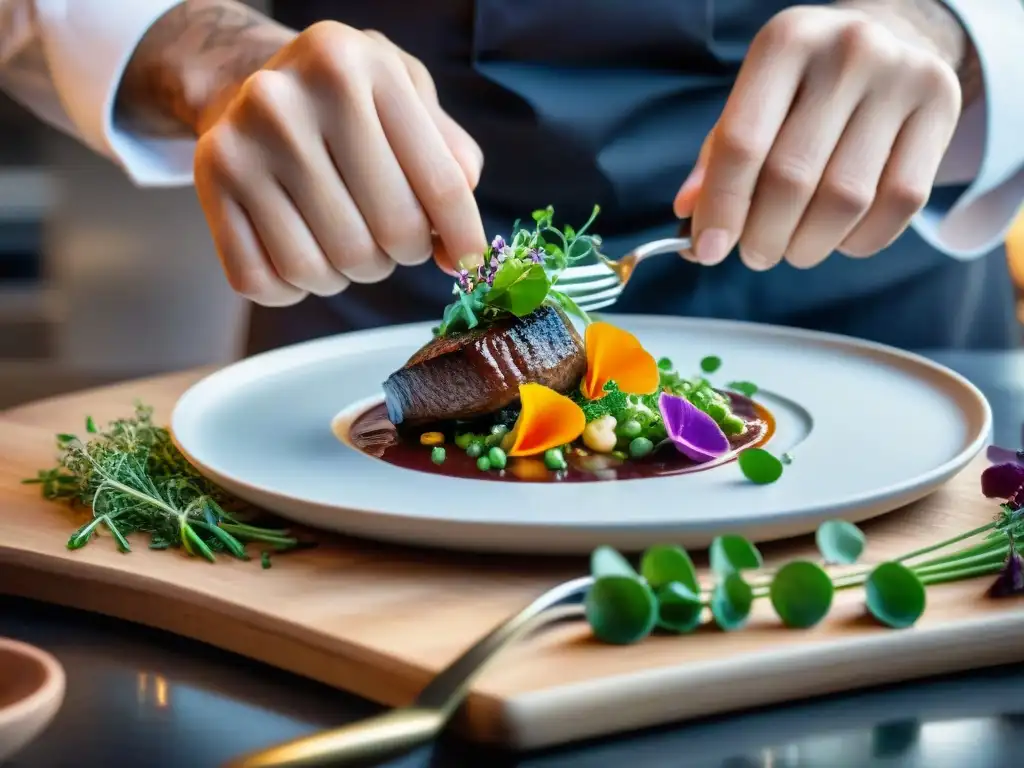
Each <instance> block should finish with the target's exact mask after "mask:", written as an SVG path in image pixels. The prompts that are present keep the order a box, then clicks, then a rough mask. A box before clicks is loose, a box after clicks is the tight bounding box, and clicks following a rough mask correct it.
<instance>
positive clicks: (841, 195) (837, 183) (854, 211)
mask: <svg viewBox="0 0 1024 768" xmlns="http://www.w3.org/2000/svg"><path fill="white" fill-rule="evenodd" d="M820 194H821V196H822V197H823V198H824V199H825V200H826V201H827V203H828V207H829V208H830V209H831V210H833V211H835V212H837V213H841V214H846V215H859V214H862V213H864V212H865V211H866V210H868V209H869V208H870V207H871V204H872V203H873V202H874V198H875V195H874V192H873V190H871V189H868V188H867V187H866V186H864V185H863V184H859V183H857V182H855V181H852V180H849V179H826V180H825V181H824V183H823V184H822V186H821V191H820Z"/></svg>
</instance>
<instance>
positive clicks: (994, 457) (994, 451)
mask: <svg viewBox="0 0 1024 768" xmlns="http://www.w3.org/2000/svg"><path fill="white" fill-rule="evenodd" d="M1018 453H1020V452H1019V451H1011V450H1010V449H1009V448H1000V447H999V446H998V445H990V446H989V447H988V451H987V453H986V458H987V459H988V460H989V461H990V462H992V463H993V464H1011V463H1014V462H1016V463H1017V464H1020V463H1021V460H1020V457H1019V456H1018V455H1017V454H1018Z"/></svg>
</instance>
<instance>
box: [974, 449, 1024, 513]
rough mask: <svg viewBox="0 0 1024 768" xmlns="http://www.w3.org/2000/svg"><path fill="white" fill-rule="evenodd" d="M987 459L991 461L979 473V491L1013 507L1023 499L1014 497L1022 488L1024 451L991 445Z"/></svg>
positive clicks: (1023, 483) (1016, 506)
mask: <svg viewBox="0 0 1024 768" xmlns="http://www.w3.org/2000/svg"><path fill="white" fill-rule="evenodd" d="M988 460H989V461H991V462H993V464H992V466H990V467H987V468H986V469H985V471H983V472H982V473H981V492H982V494H983V495H985V496H987V497H988V498H990V499H1005V500H1007V501H1008V502H1010V505H1011V506H1013V507H1014V508H1015V509H1016V508H1019V507H1020V505H1021V501H1022V500H1024V499H1018V498H1016V497H1017V496H1018V495H1020V491H1021V490H1022V489H1024V451H1011V450H1010V449H1008V448H1000V447H999V446H996V445H992V446H989V449H988Z"/></svg>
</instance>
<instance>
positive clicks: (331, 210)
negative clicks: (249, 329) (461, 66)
mask: <svg viewBox="0 0 1024 768" xmlns="http://www.w3.org/2000/svg"><path fill="white" fill-rule="evenodd" d="M482 166H483V155H482V154H481V152H480V148H479V147H478V146H477V144H476V142H474V141H473V139H472V138H470V136H469V135H468V134H467V133H466V132H465V131H464V130H463V129H462V128H460V127H459V126H458V125H457V124H456V123H455V121H454V120H452V118H451V117H449V116H448V115H447V114H446V113H445V112H444V110H443V109H442V108H441V106H440V105H439V104H438V100H437V93H436V91H435V89H434V83H433V80H432V79H431V77H430V75H429V74H428V72H427V70H426V68H425V67H424V66H423V64H421V63H420V62H419V61H418V60H417V59H415V58H413V57H412V56H410V55H409V54H407V53H405V52H404V51H402V50H401V49H399V48H398V47H397V46H395V45H394V44H393V43H391V42H390V41H389V40H388V39H386V38H385V37H384V36H383V35H381V34H379V33H376V32H360V31H357V30H355V29H352V28H350V27H346V26H344V25H342V24H337V23H334V22H323V23H320V24H316V25H314V26H312V27H310V28H309V29H307V30H306V31H305V32H303V33H301V34H299V35H298V36H297V37H295V38H294V40H293V41H292V42H291V43H289V44H288V45H286V46H285V47H284V48H283V49H281V50H280V51H279V52H278V53H277V55H275V56H274V57H273V58H272V59H271V60H270V61H269V62H268V63H267V64H266V65H265V66H264V67H263V68H262V69H260V70H258V71H256V72H255V73H254V74H252V75H251V76H249V77H248V78H247V79H246V80H245V81H244V82H243V83H241V85H240V87H239V88H237V90H236V91H235V92H234V93H232V94H230V98H228V99H225V100H223V101H222V106H218V107H216V109H215V111H214V112H213V113H212V114H208V115H204V116H203V125H202V126H201V135H200V138H199V144H198V147H197V150H196V159H195V184H196V191H197V192H198V195H199V200H200V202H201V203H202V207H203V209H204V211H205V212H206V217H207V220H208V222H209V224H210V228H211V231H212V233H213V237H214V241H215V243H216V245H217V250H218V252H219V254H220V257H221V261H222V262H223V265H224V270H225V272H226V274H227V277H228V281H229V282H230V283H231V286H232V287H233V288H234V289H235V290H236V291H237V292H238V293H241V294H242V295H244V296H246V297H248V298H250V299H252V300H253V301H256V302H258V303H260V304H266V305H275V306H282V305H288V304H294V303H295V302H298V301H300V300H301V299H303V298H304V297H305V296H306V295H307V294H310V293H312V294H316V295H318V296H329V295H332V294H336V293H338V292H339V291H342V290H344V289H345V288H346V287H347V286H348V285H349V283H350V282H355V283H371V282H377V281H379V280H383V279H385V278H386V277H388V275H390V274H391V273H392V272H393V271H394V269H395V265H396V264H403V265H413V264H420V263H422V262H424V261H427V260H428V259H430V258H431V255H432V254H433V253H434V244H433V243H432V237H431V232H432V231H433V232H435V233H436V234H437V238H438V239H439V240H440V241H441V243H442V244H443V246H444V247H443V250H442V252H443V253H446V254H461V255H465V254H480V253H482V252H483V251H484V248H485V247H486V245H487V242H486V240H485V236H484V230H483V224H482V223H481V220H480V213H479V211H478V210H477V206H476V202H475V200H474V197H473V189H474V188H475V187H476V184H477V181H478V179H479V177H480V171H481V168H482ZM446 258H447V257H446ZM441 266H443V267H450V266H451V265H448V264H442V265H441Z"/></svg>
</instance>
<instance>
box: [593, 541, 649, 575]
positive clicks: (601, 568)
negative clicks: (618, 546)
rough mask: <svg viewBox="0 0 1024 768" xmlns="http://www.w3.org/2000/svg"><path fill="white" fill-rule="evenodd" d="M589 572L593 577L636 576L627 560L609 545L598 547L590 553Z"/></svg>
mask: <svg viewBox="0 0 1024 768" xmlns="http://www.w3.org/2000/svg"><path fill="white" fill-rule="evenodd" d="M590 573H591V574H592V575H593V576H594V577H595V578H600V577H602V576H629V577H631V578H636V577H637V575H638V574H637V572H636V570H635V569H634V568H633V566H632V565H630V564H629V561H628V560H627V559H626V558H624V557H623V556H622V555H620V554H619V553H618V552H616V551H615V550H614V549H612V548H611V547H598V548H597V549H595V550H594V551H593V552H591V553H590Z"/></svg>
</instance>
